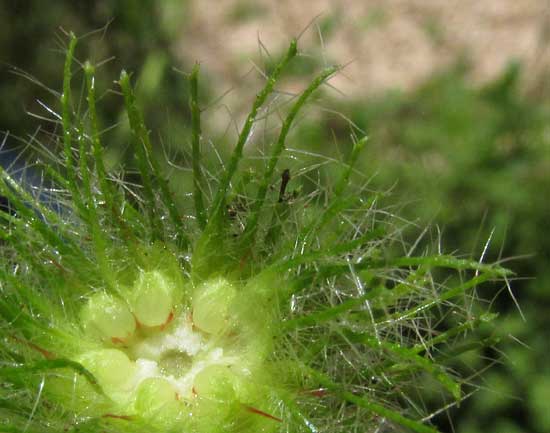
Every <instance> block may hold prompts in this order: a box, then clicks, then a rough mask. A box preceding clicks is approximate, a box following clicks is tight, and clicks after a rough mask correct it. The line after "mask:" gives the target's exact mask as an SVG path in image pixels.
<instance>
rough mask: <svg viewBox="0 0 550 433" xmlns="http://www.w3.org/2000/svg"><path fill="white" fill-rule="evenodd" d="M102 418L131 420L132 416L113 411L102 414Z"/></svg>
mask: <svg viewBox="0 0 550 433" xmlns="http://www.w3.org/2000/svg"><path fill="white" fill-rule="evenodd" d="M102 417H103V418H115V419H123V420H126V421H131V420H132V419H133V417H132V416H131V415H115V414H114V413H106V414H105V415H103V416H102Z"/></svg>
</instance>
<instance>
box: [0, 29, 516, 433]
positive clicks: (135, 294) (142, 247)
mask: <svg viewBox="0 0 550 433" xmlns="http://www.w3.org/2000/svg"><path fill="white" fill-rule="evenodd" d="M76 41H77V40H76V38H74V37H72V38H71V40H70V44H69V47H68V50H67V57H66V63H65V69H64V82H63V92H62V94H61V96H60V105H61V109H60V111H61V115H60V119H61V120H60V123H61V127H62V131H63V134H62V137H60V138H59V140H60V144H61V146H62V148H63V151H62V156H61V157H59V158H58V157H56V154H55V153H54V151H53V150H52V149H46V148H45V147H41V146H38V148H37V149H36V150H38V153H39V162H40V161H43V160H44V158H46V157H47V158H48V164H47V165H44V170H43V172H42V175H43V176H44V177H45V178H47V179H48V182H50V184H51V185H52V187H51V188H49V189H48V193H49V194H50V195H53V199H52V201H51V202H47V201H44V199H43V197H42V196H41V191H37V190H36V189H34V188H31V187H30V186H29V185H27V184H25V183H24V182H18V181H17V180H15V179H14V177H12V174H11V173H9V172H8V171H6V170H4V169H1V170H0V179H1V180H0V193H1V194H2V195H4V196H5V197H7V198H8V200H9V202H10V204H11V210H12V212H8V210H3V211H2V212H1V213H0V219H1V222H2V225H1V228H0V238H1V239H2V242H3V243H2V245H1V253H2V262H1V265H0V277H1V286H0V290H1V292H0V293H1V298H0V316H1V322H0V326H2V330H3V331H2V332H3V334H2V339H1V341H0V360H1V363H0V431H2V432H25V433H33V432H37V433H38V432H52V433H53V432H60V431H65V432H77V431H78V432H86V431H90V432H103V431H107V432H141V431H142V432H164V431H170V432H172V431H173V432H192V433H215V432H220V433H221V432H224V433H226V432H235V433H246V432H250V433H252V432H255V433H257V432H310V433H317V432H337V431H349V432H352V431H353V432H355V431H357V432H359V431H361V432H368V431H382V430H383V431H389V430H392V429H393V428H396V429H400V428H405V429H409V430H412V431H415V432H434V431H436V430H435V429H434V428H433V427H432V426H431V425H430V424H429V420H430V419H431V418H432V417H433V416H434V415H435V413H437V408H438V407H440V406H441V405H448V406H449V407H450V406H452V405H453V404H456V403H458V402H459V401H460V400H461V399H462V397H463V395H464V391H463V390H462V387H463V386H466V387H467V386H468V383H466V382H465V381H463V380H462V379H460V377H458V375H457V373H456V372H455V370H451V368H450V363H451V362H455V361H457V358H456V357H457V356H458V354H460V353H461V352H462V351H466V350H467V346H460V345H457V344H456V342H457V341H461V340H463V339H464V337H465V336H468V335H470V334H471V335H473V336H474V337H475V335H476V334H475V332H476V330H477V328H478V327H480V326H485V325H484V324H486V322H487V320H485V318H487V317H492V316H488V315H484V316H481V315H480V316H479V317H478V315H477V312H478V311H479V309H477V307H476V308H473V307H472V305H474V304H475V302H474V301H475V299H474V298H473V297H472V293H474V289H476V288H478V287H479V286H480V285H481V284H482V283H484V282H487V281H489V280H493V281H494V280H498V279H503V278H505V277H506V276H507V274H508V272H507V271H506V270H504V269H502V268H500V267H499V266H497V265H485V264H482V263H478V262H475V261H469V260H463V259H457V258H455V257H453V256H447V255H442V254H435V255H432V254H430V253H428V252H427V251H428V250H425V251H424V252H423V253H417V246H414V247H411V248H403V245H402V244H401V243H400V239H401V236H400V231H401V227H400V225H399V224H397V219H396V218H394V217H393V216H391V215H390V214H389V213H388V212H386V211H380V210H378V209H377V203H378V199H379V196H377V195H376V194H373V193H372V192H369V191H368V190H367V189H366V188H365V183H364V181H363V180H362V179H361V178H360V177H358V173H354V169H353V167H354V164H355V162H356V160H357V158H358V157H359V154H360V151H361V150H362V148H363V147H364V145H365V142H366V139H364V138H363V139H356V138H355V137H354V136H353V137H352V139H351V149H350V151H349V152H348V153H349V157H348V159H347V161H346V162H345V163H340V162H335V161H332V162H331V164H329V162H330V161H329V160H328V159H324V160H323V159H319V161H318V162H317V163H316V164H313V165H310V166H305V165H304V163H302V162H300V160H299V158H297V155H298V153H296V152H295V153H293V152H294V151H293V150H289V149H286V143H287V141H288V140H289V133H290V132H291V128H292V125H293V122H294V121H295V120H296V118H297V115H298V114H299V113H300V111H301V110H302V109H303V108H304V107H305V105H306V102H307V100H308V99H310V98H311V97H312V96H313V95H314V93H315V92H316V91H317V90H318V89H319V87H321V86H322V85H323V84H324V83H325V82H326V80H327V79H329V78H330V77H331V76H332V75H333V74H334V73H336V72H337V71H338V68H335V67H333V68H327V69H325V70H323V71H322V72H321V73H320V74H319V75H318V76H317V77H316V78H315V79H314V80H312V81H311V83H310V84H309V86H308V87H307V88H306V89H305V90H304V91H303V92H302V93H301V94H300V95H298V96H297V97H293V98H290V99H289V100H288V101H287V102H286V105H282V106H280V107H279V111H280V114H281V115H282V118H283V120H282V125H280V128H279V129H278V132H277V136H276V137H275V136H273V137H270V136H269V134H267V133H266V134H267V136H268V137H269V141H270V143H271V145H270V146H269V147H268V148H267V150H266V152H267V156H265V155H264V157H263V158H262V159H261V161H260V162H259V163H258V161H257V160H254V159H253V158H250V159H249V158H248V156H247V155H246V153H245V151H244V150H245V144H246V143H247V142H249V141H251V140H252V139H253V132H254V127H256V126H258V127H259V117H260V113H261V114H262V116H265V115H267V114H268V113H267V112H266V111H265V108H266V107H272V106H274V104H275V102H276V101H275V100H274V99H271V97H272V94H273V92H274V89H275V86H276V85H277V83H278V82H279V79H280V76H281V74H283V72H284V69H285V67H286V66H287V64H288V63H289V62H291V61H292V59H293V58H294V57H295V56H296V54H297V46H296V41H293V42H292V43H291V45H290V48H289V49H288V51H287V52H286V54H285V55H284V56H283V58H282V60H281V61H280V62H279V63H278V64H277V65H276V66H275V67H274V68H273V69H272V71H271V74H270V75H269V77H268V78H267V80H266V82H265V86H264V88H263V89H262V90H260V91H259V93H258V94H257V96H256V98H255V99H254V102H253V106H252V108H251V110H250V113H249V115H248V117H247V118H246V119H245V121H244V124H243V126H242V128H241V130H240V131H239V135H238V139H237V144H236V146H235V147H234V149H233V151H232V155H231V157H230V158H229V160H228V161H224V162H223V164H222V165H221V166H218V167H217V169H216V168H212V167H211V165H209V162H208V161H207V160H203V159H201V155H202V152H201V147H202V146H204V142H205V141H204V140H203V139H202V137H201V125H200V114H201V113H200V109H199V103H198V74H199V69H198V66H197V67H195V68H194V70H193V72H192V73H191V75H190V90H191V91H190V95H191V100H190V108H191V114H192V119H191V131H192V133H191V150H190V154H191V155H192V161H191V162H190V163H189V164H188V165H189V166H190V169H189V170H188V171H186V168H185V167H184V168H183V169H182V172H181V173H180V172H177V173H176V174H178V175H179V176H180V177H177V176H176V177H174V176H173V175H174V173H173V170H178V169H177V168H175V167H176V166H175V165H174V166H172V165H169V164H166V161H165V160H164V159H163V158H161V155H162V153H161V152H158V151H157V150H156V148H154V145H153V143H152V142H151V140H150V135H149V132H148V130H147V128H146V126H145V124H144V121H143V117H142V114H141V112H140V110H139V109H138V107H137V105H136V101H135V96H134V91H133V88H132V85H131V82H130V76H129V75H128V74H127V73H126V72H122V74H121V76H120V80H119V85H120V89H121V91H122V95H123V98H124V101H125V108H126V113H127V117H128V121H129V127H130V130H131V150H132V155H133V157H134V161H133V162H134V164H135V168H136V170H137V173H138V174H139V182H138V184H136V182H135V181H133V182H126V181H125V180H124V179H125V177H124V176H125V173H124V172H122V170H119V171H117V170H116V169H113V170H112V171H109V170H107V168H106V167H105V163H104V159H105V157H104V154H103V152H104V146H105V145H106V143H103V142H102V138H103V136H102V133H101V127H100V126H99V124H98V119H97V114H96V83H95V81H94V68H93V67H92V66H91V65H90V64H89V63H86V64H85V65H84V68H83V71H84V74H85V93H86V101H87V107H86V109H85V110H82V109H81V107H80V109H79V110H78V111H76V110H75V106H74V105H73V98H72V94H71V78H72V73H73V71H75V70H77V71H79V72H80V69H79V68H78V67H76V66H75V65H74V64H73V57H74V52H75V46H76ZM289 156H291V158H290V157H289ZM285 158H286V159H285ZM280 160H284V161H285V164H288V166H290V168H288V166H287V167H280V168H278V163H279V162H280ZM296 161H298V162H296ZM244 164H247V165H248V169H241V168H242V167H243V166H244ZM281 165H282V164H281ZM323 166H330V167H329V171H328V172H326V171H323V170H324V169H325V168H323ZM214 170H217V171H216V172H214ZM187 173H189V176H188V177H189V179H187V178H186V176H187ZM213 173H214V174H213ZM250 173H252V175H251V174H250ZM317 175H318V176H321V175H322V176H324V177H326V178H327V179H335V181H334V182H331V181H330V180H329V181H327V182H326V183H320V182H318V183H315V179H316V176H317ZM290 178H292V179H291V180H290V182H291V184H289V185H292V186H288V187H287V183H288V182H289V179H290ZM174 179H176V181H177V179H180V180H181V179H187V180H190V182H188V183H187V184H188V185H189V190H190V192H192V194H190V195H186V194H183V193H178V192H177V189H178V188H176V187H177V186H178V185H177V184H176V181H175V180H174ZM279 179H280V181H279ZM312 185H313V186H312ZM291 188H293V189H294V191H293V192H289V191H290V189H291ZM287 189H288V190H289V191H287ZM52 203H53V204H55V205H56V206H52ZM189 209H194V211H189ZM434 391H437V392H439V393H440V394H441V395H442V398H441V399H438V400H437V401H438V403H435V401H433V400H434V399H433V395H435V392H434ZM424 402H426V403H425V404H424Z"/></svg>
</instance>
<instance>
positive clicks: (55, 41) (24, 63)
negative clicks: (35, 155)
mask: <svg viewBox="0 0 550 433" xmlns="http://www.w3.org/2000/svg"><path fill="white" fill-rule="evenodd" d="M186 4H187V2H185V1H181V0H163V1H162V2H157V1H154V0H98V1H86V0H84V1H78V2H72V1H56V2H48V3H47V7H46V4H45V3H44V2H43V1H41V0H14V1H8V2H0V53H2V54H1V58H0V95H1V96H2V104H0V119H2V123H1V126H0V129H1V130H2V131H9V132H10V135H12V136H19V137H21V138H23V139H25V138H27V137H28V135H29V134H30V133H32V132H34V131H35V128H36V119H34V118H32V116H24V115H22V113H23V112H24V111H25V110H26V111H28V112H30V113H34V114H37V115H39V116H44V117H48V118H52V116H51V115H50V114H49V113H48V112H47V111H46V110H45V109H44V107H43V106H41V105H40V103H39V102H38V101H40V102H41V103H42V104H45V105H47V106H49V107H51V108H52V109H54V110H55V109H57V101H56V99H57V98H56V97H55V95H52V94H51V92H48V91H47V90H46V88H48V89H53V90H56V91H59V90H60V89H59V82H60V81H59V80H60V73H61V69H60V65H62V64H63V58H64V56H65V48H66V47H65V44H66V41H67V37H66V33H67V32H69V31H71V32H73V33H75V34H76V35H77V36H78V37H79V39H80V43H79V44H78V47H77V51H76V58H77V59H79V60H80V61H81V62H84V61H85V60H88V59H89V60H90V61H91V62H92V63H93V64H94V65H96V69H97V82H98V83H99V84H98V85H99V86H100V87H99V88H98V95H100V97H101V104H100V106H101V112H100V113H98V115H99V117H100V124H101V125H102V126H103V127H107V126H110V125H113V124H114V123H118V122H122V123H124V122H125V116H123V112H122V102H121V98H119V97H118V95H114V94H113V93H112V92H110V89H116V88H117V86H115V85H113V84H112V81H113V80H114V79H118V76H119V74H120V69H121V68H122V67H123V68H125V69H126V70H127V71H129V72H135V73H136V74H137V75H136V76H134V77H133V78H134V81H136V82H137V89H136V92H137V98H138V99H139V101H140V103H141V102H142V103H143V104H142V105H143V106H144V107H145V117H146V119H147V123H148V126H149V127H150V128H151V130H154V131H159V130H162V131H169V132H170V134H169V135H167V136H165V137H164V140H165V141H166V143H165V145H166V146H167V147H168V146H170V145H171V144H172V142H173V141H175V140H177V139H178V138H179V139H181V137H184V136H186V132H187V125H188V123H189V122H188V121H187V119H188V118H189V113H188V108H187V98H188V95H187V83H186V80H185V79H183V77H182V76H181V74H179V73H177V72H175V71H174V70H173V69H172V68H173V67H174V66H175V65H176V63H177V62H176V59H175V56H174V54H173V52H172V51H171V50H170V48H171V47H172V43H173V40H174V39H175V35H176V34H178V32H179V31H180V30H181V26H182V25H185V24H186V23H188V19H186V18H187V16H186V14H187V13H188V12H189V9H188V8H187V6H186ZM179 64H180V65H181V62H179ZM31 76H32V77H36V79H38V80H39V81H40V82H41V83H43V84H44V86H45V88H43V87H41V86H38V85H33V84H32V83H30V82H29V79H28V78H30V77H31ZM82 76H83V72H82V68H75V71H74V78H75V82H83V80H82ZM30 79H31V80H32V78H30ZM101 86H105V87H101ZM81 95H82V96H81V97H82V98H83V97H84V96H83V95H84V94H83V93H81ZM47 126H48V125H47V124H46V125H44V128H47ZM49 126H50V129H49V130H45V131H43V132H44V133H45V136H44V135H43V136H41V137H39V138H40V139H42V140H45V139H46V138H47V137H48V136H49V134H48V133H51V132H56V131H57V128H58V125H56V124H55V123H51V124H50V125H49ZM127 130H128V129H126V131H127ZM127 138H128V136H127V134H125V133H124V129H122V132H118V133H117V135H114V136H109V140H108V141H109V143H110V144H111V147H110V150H112V151H113V152H112V154H111V155H109V156H110V158H111V159H113V160H119V159H121V158H122V157H123V156H124V155H122V154H121V153H120V152H117V151H114V150H116V149H124V148H125V147H126V143H125V141H126V140H127ZM113 163H114V162H113Z"/></svg>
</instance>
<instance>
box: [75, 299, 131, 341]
mask: <svg viewBox="0 0 550 433" xmlns="http://www.w3.org/2000/svg"><path fill="white" fill-rule="evenodd" d="M81 320H82V324H83V326H84V328H85V329H86V330H87V331H88V332H90V333H92V334H98V335H99V336H101V337H107V338H119V339H125V338H129V337H130V336H131V335H132V334H133V333H134V331H135V329H136V322H135V319H134V316H132V313H130V311H129V310H128V307H127V306H126V304H125V303H124V302H123V301H121V300H119V299H115V298H113V297H112V296H109V295H107V294H106V293H97V294H95V295H93V296H92V297H91V298H90V299H88V302H87V304H86V305H85V306H84V308H83V310H82V314H81Z"/></svg>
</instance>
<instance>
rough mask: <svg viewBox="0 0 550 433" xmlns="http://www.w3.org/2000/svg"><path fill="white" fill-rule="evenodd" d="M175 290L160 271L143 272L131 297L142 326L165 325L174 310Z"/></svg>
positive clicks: (134, 311) (133, 308) (135, 313)
mask: <svg viewBox="0 0 550 433" xmlns="http://www.w3.org/2000/svg"><path fill="white" fill-rule="evenodd" d="M173 294H174V288H173V285H172V283H171V281H170V280H168V279H167V278H166V277H165V276H164V275H163V274H162V273H160V272H159V271H148V272H142V273H141V274H140V275H139V277H138V279H137V281H136V283H135V285H134V289H133V292H132V295H131V298H132V302H131V305H132V311H133V313H134V315H135V316H136V318H137V320H138V321H139V323H140V324H142V325H145V326H160V325H163V324H165V323H166V322H167V321H168V319H169V317H170V312H171V311H172V308H173Z"/></svg>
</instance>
